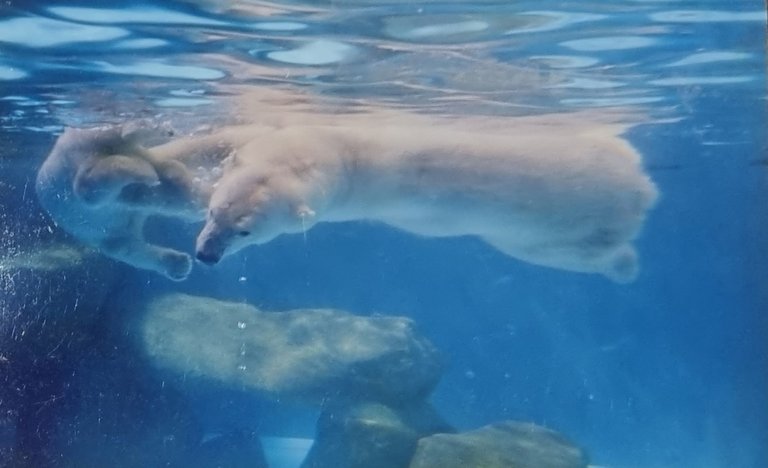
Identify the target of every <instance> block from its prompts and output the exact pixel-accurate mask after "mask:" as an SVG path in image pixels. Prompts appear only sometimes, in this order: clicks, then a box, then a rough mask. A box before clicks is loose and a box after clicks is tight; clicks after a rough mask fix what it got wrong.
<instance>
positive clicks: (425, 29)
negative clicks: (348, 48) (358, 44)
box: [384, 17, 490, 40]
mask: <svg viewBox="0 0 768 468" xmlns="http://www.w3.org/2000/svg"><path fill="white" fill-rule="evenodd" d="M442 19H443V22H439V21H437V20H435V19H434V18H432V17H426V18H425V17H395V18H389V19H387V20H386V27H385V28H384V32H385V33H386V34H387V35H388V36H390V37H394V38H396V39H408V40H413V39H427V38H433V37H443V36H455V35H461V34H468V33H476V32H481V31H485V30H487V29H488V27H489V26H490V25H489V24H488V23H487V22H486V21H481V20H479V19H466V20H464V21H461V17H457V18H456V20H454V21H451V18H442ZM427 20H428V21H427Z"/></svg>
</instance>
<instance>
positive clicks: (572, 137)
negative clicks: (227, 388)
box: [182, 113, 657, 282]
mask: <svg viewBox="0 0 768 468" xmlns="http://www.w3.org/2000/svg"><path fill="white" fill-rule="evenodd" d="M379 123H381V122H378V121H377V120H376V119H366V117H365V116H360V115H358V116H354V117H353V118H349V119H343V118H335V119H329V120H328V122H327V123H322V121H320V120H318V121H316V122H304V123H302V124H300V125H286V126H282V127H279V128H269V129H267V130H252V132H251V136H252V137H253V138H252V139H251V141H248V142H246V143H245V144H243V145H242V146H240V147H238V149H237V151H236V158H235V160H234V161H233V163H232V166H231V167H230V168H229V170H227V171H226V172H225V173H224V175H223V176H222V178H221V179H220V180H219V181H218V183H217V184H216V187H215V188H214V190H213V191H212V194H211V196H210V199H209V203H208V211H207V213H206V219H205V225H204V227H203V229H202V231H201V232H200V234H199V236H198V238H197V240H196V248H195V250H196V257H197V259H198V260H200V261H201V262H204V263H207V264H215V263H217V262H218V261H219V260H220V259H221V258H222V257H223V256H224V255H226V254H229V253H232V252H235V251H237V250H239V249H241V248H243V247H245V246H248V245H252V244H261V243H265V242H269V241H270V240H272V239H273V238H275V237H276V236H278V235H280V234H284V233H297V232H301V231H302V230H306V229H309V228H310V227H311V226H312V225H314V224H315V223H317V222H334V221H349V220H374V221H380V222H383V223H386V224H388V225H391V226H394V227H397V228H400V229H403V230H406V231H409V232H412V233H415V234H419V235H424V236H461V235H474V236H478V237H480V238H482V239H483V240H485V241H486V242H488V243H489V244H490V245H492V246H494V247H496V248H497V249H498V250H500V251H501V252H503V253H505V254H507V255H509V256H511V257H515V258H518V259H521V260H524V261H527V262H531V263H534V264H538V265H544V266H549V267H554V268H560V269H565V270H571V271H577V272H588V273H599V274H603V275H605V276H607V277H608V278H611V279H613V280H615V281H618V282H628V281H632V280H633V279H634V278H635V276H636V275H637V272H638V264H637V254H636V252H635V249H634V247H633V246H632V241H633V240H634V239H635V237H636V236H637V235H638V232H639V230H640V228H641V226H642V224H643V222H644V219H645V217H646V213H647V211H648V210H649V209H650V208H651V207H652V206H653V204H654V202H655V199H656V197H657V191H656V188H655V186H654V185H653V183H652V182H651V180H650V179H649V178H648V176H647V175H646V174H645V173H644V171H643V169H642V167H641V165H640V157H639V155H638V153H637V151H636V150H635V149H634V148H633V147H632V146H631V145H630V144H629V143H628V142H627V141H625V140H624V139H622V138H621V137H620V134H621V133H622V132H623V131H624V130H626V126H623V125H618V124H610V123H601V122H595V123H590V122H589V121H588V119H586V118H585V116H583V115H579V114H578V113H575V114H557V115H550V116H538V117H515V118H509V119H506V121H505V125H503V126H501V127H500V126H499V125H494V126H487V125H476V124H474V123H472V120H471V119H469V120H463V121H459V122H456V121H450V120H435V119H431V120H430V119H414V120H413V121H411V122H405V123H402V124H398V123H397V121H393V120H391V119H390V120H386V125H379ZM188 145H190V146H196V143H193V142H190V143H189V144H188ZM182 146H183V145H182Z"/></svg>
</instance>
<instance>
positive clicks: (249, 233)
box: [237, 231, 251, 237]
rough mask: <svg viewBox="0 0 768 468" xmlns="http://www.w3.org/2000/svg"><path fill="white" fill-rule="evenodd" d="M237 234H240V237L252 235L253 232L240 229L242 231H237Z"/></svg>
mask: <svg viewBox="0 0 768 468" xmlns="http://www.w3.org/2000/svg"><path fill="white" fill-rule="evenodd" d="M237 235H238V236H240V237H245V236H250V235H251V232H250V231H240V232H238V233H237Z"/></svg>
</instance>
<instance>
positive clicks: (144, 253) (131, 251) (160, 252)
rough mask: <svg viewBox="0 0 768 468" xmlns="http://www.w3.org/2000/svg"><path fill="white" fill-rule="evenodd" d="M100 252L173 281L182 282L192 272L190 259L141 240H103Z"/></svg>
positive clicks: (115, 238) (125, 238) (120, 237)
mask: <svg viewBox="0 0 768 468" xmlns="http://www.w3.org/2000/svg"><path fill="white" fill-rule="evenodd" d="M99 247H100V250H101V251H102V252H104V253H105V254H106V255H108V256H109V257H111V258H114V259H115V260H118V261H121V262H123V263H127V264H128V265H131V266H133V267H136V268H141V269H144V270H151V271H154V272H157V273H160V274H161V275H164V276H165V277H167V278H169V279H171V280H173V281H182V280H184V279H186V278H187V276H189V273H190V272H191V271H192V257H191V256H189V255H187V254H185V253H183V252H179V251H177V250H173V249H169V248H167V247H160V246H157V245H153V244H149V243H147V242H145V241H144V240H143V239H138V238H135V237H128V236H114V237H110V238H107V239H105V240H104V241H103V242H102V243H101V244H100V245H99Z"/></svg>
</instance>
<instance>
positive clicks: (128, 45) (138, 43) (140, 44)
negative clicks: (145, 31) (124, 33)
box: [112, 38, 169, 50]
mask: <svg viewBox="0 0 768 468" xmlns="http://www.w3.org/2000/svg"><path fill="white" fill-rule="evenodd" d="M168 44H169V43H168V41H164V40H162V39H154V38H143V39H127V40H125V41H120V42H118V43H117V44H115V45H113V46H112V48H113V49H122V50H141V49H154V48H155V47H163V46H167V45H168Z"/></svg>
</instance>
